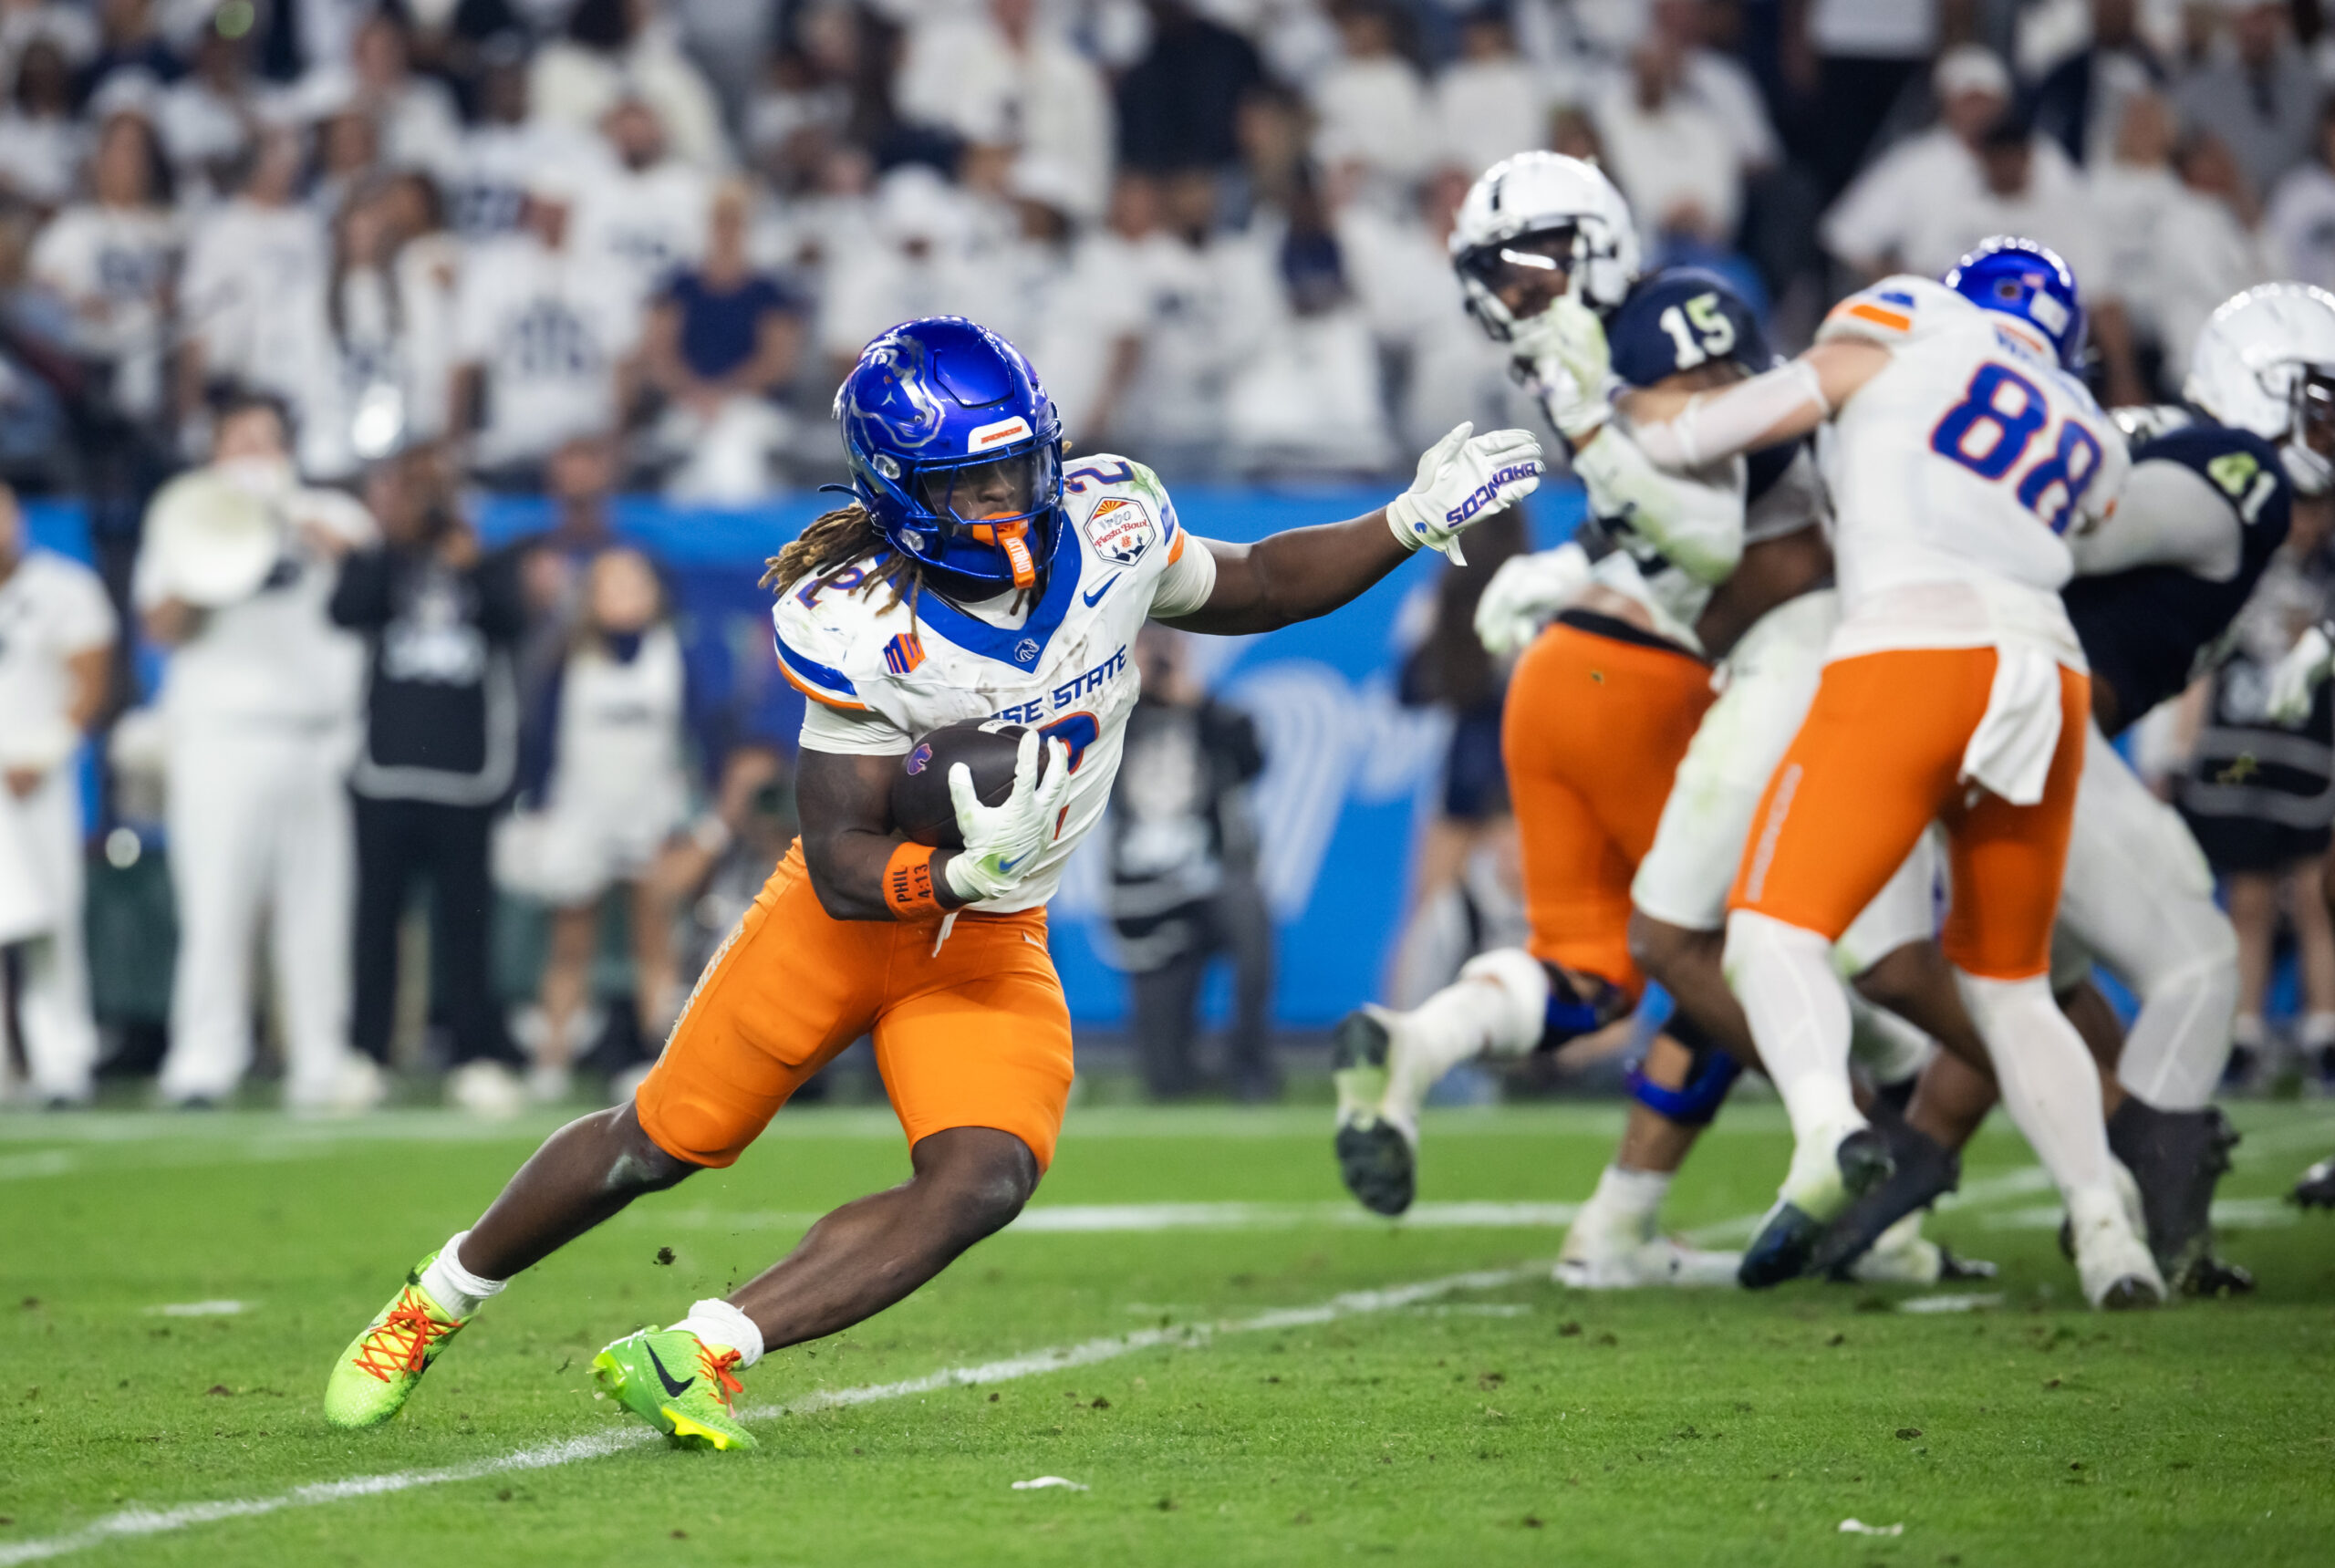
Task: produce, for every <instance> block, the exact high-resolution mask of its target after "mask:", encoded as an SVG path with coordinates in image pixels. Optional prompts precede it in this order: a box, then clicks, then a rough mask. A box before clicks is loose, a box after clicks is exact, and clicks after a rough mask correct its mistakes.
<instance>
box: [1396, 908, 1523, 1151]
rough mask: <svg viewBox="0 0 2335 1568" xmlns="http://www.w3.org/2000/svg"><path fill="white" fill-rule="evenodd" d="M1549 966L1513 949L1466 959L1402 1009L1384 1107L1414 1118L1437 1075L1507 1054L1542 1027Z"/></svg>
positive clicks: (1512, 1053)
mask: <svg viewBox="0 0 2335 1568" xmlns="http://www.w3.org/2000/svg"><path fill="white" fill-rule="evenodd" d="M1548 1008H1549V976H1548V971H1545V970H1543V969H1542V968H1541V961H1539V960H1538V959H1536V958H1534V957H1532V956H1531V954H1530V953H1527V952H1525V951H1523V950H1521V949H1519V948H1500V949H1499V950H1495V951H1492V952H1488V953H1483V954H1479V956H1477V957H1475V958H1472V959H1469V960H1468V962H1467V964H1466V966H1465V967H1463V968H1462V969H1461V970H1460V971H1459V978H1458V980H1456V981H1452V982H1451V983H1450V984H1449V985H1447V986H1445V987H1444V988H1443V989H1442V990H1441V991H1438V992H1436V993H1435V994H1434V995H1433V996H1430V997H1428V998H1427V1000H1426V1001H1425V1002H1421V1003H1419V1004H1418V1006H1417V1007H1415V1008H1413V1009H1412V1010H1411V1011H1410V1012H1407V1013H1405V1014H1404V1015H1403V1023H1404V1030H1403V1039H1402V1046H1401V1048H1400V1049H1399V1050H1397V1051H1396V1052H1395V1053H1394V1054H1393V1057H1392V1059H1391V1061H1390V1062H1389V1064H1388V1074H1387V1084H1386V1106H1387V1107H1388V1109H1389V1110H1391V1111H1393V1112H1394V1113H1395V1114H1396V1115H1398V1116H1400V1115H1406V1114H1407V1115H1409V1116H1414V1117H1415V1116H1417V1114H1418V1107H1419V1106H1420V1105H1421V1104H1423V1103H1424V1102H1425V1101H1426V1099H1427V1091H1428V1090H1429V1089H1432V1088H1434V1087H1435V1085H1436V1084H1437V1081H1438V1080H1439V1079H1441V1078H1442V1077H1443V1075H1445V1074H1447V1073H1448V1072H1450V1071H1451V1069H1452V1068H1454V1067H1457V1066H1458V1065H1459V1064H1460V1063H1462V1062H1471V1061H1473V1060H1475V1059H1476V1058H1477V1057H1479V1056H1487V1055H1489V1056H1498V1057H1512V1056H1521V1055H1524V1054H1527V1053H1529V1052H1530V1051H1531V1049H1532V1047H1533V1046H1535V1045H1537V1044H1540V1041H1541V1033H1542V1031H1543V1030H1544V1029H1545V1028H1546V1027H1547V1017H1548Z"/></svg>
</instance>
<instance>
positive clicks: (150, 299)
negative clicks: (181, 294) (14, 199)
mask: <svg viewBox="0 0 2335 1568" xmlns="http://www.w3.org/2000/svg"><path fill="white" fill-rule="evenodd" d="M178 249H179V226H178V222H177V220H176V219H175V218H173V217H172V216H171V214H170V213H168V212H166V211H164V210H162V209H161V208H159V207H109V206H105V205H102V204H100V203H98V202H86V203H83V204H81V205H78V206H72V207H67V208H66V209H65V210H64V211H63V212H61V213H57V216H56V217H54V218H52V219H50V220H49V223H48V226H47V228H45V229H43V230H41V232H40V235H39V237H38V238H37V239H36V240H34V241H33V248H32V255H31V257H30V268H31V272H32V275H33V277H34V279H35V281H36V282H38V283H39V284H41V285H42V286H44V287H47V288H48V289H49V290H51V291H52V292H54V293H55V294H57V296H59V297H61V298H62V299H64V300H65V301H66V303H67V304H68V305H70V306H73V308H74V323H73V328H74V337H75V339H76V341H77V343H78V346H79V347H80V348H81V349H82V351H83V352H84V353H87V354H88V355H90V356H91V357H92V358H98V359H102V360H105V361H108V362H109V363H110V364H111V365H112V366H113V369H114V384H113V394H114V399H115V400H116V401H117V402H118V403H119V404H120V406H121V407H122V409H123V410H124V411H125V412H127V413H129V414H130V415H132V416H133V417H136V418H141V419H142V418H144V417H146V416H148V415H150V414H152V413H154V412H155V411H157V410H160V409H161V405H162V357H163V354H164V353H165V351H166V350H167V348H168V347H169V343H168V336H167V334H168V322H167V321H166V319H165V317H164V315H163V309H162V306H163V300H164V297H165V295H166V292H167V290H168V288H169V286H170V281H171V269H172V267H173V266H174V265H176V263H177V260H178Z"/></svg>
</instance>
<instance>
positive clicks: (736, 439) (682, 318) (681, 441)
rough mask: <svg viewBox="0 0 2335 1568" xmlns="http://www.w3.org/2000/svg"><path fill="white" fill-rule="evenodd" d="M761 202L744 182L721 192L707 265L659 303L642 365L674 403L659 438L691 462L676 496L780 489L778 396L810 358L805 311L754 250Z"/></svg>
mask: <svg viewBox="0 0 2335 1568" xmlns="http://www.w3.org/2000/svg"><path fill="white" fill-rule="evenodd" d="M752 199H753V192H752V187H751V186H750V185H748V184H746V183H745V182H743V181H736V180H733V181H728V182H724V183H723V184H722V185H721V189H720V190H718V191H717V192H715V193H714V198H713V211H712V215H711V220H710V221H709V223H708V234H707V238H706V241H705V260H704V261H703V262H702V263H700V265H697V266H694V267H688V268H684V269H682V270H681V271H680V272H678V273H676V274H675V275H673V276H672V277H671V278H670V279H669V280H668V281H667V284H666V286H665V288H664V291H663V292H662V293H660V294H659V296H657V298H656V300H655V301H654V302H653V303H652V304H651V305H650V306H649V322H648V327H647V329H646V331H645V332H644V333H643V336H642V341H641V369H642V373H643V376H644V379H646V380H647V381H648V383H649V386H651V387H652V388H654V389H656V390H657V391H658V392H659V393H661V394H662V395H663V397H664V399H665V402H666V413H665V419H664V421H663V422H662V424H661V425H660V427H659V431H658V434H659V438H660V440H661V441H662V443H663V444H664V445H665V446H666V447H667V448H668V449H669V450H670V451H672V452H676V453H677V454H679V455H680V457H681V459H682V461H681V462H680V466H679V468H678V470H677V472H675V473H674V475H673V477H672V479H671V480H670V482H669V484H668V487H667V488H668V492H669V493H670V494H672V495H673V496H675V497H676V498H677V499H683V500H696V501H706V502H711V503H714V504H732V505H734V504H743V503H747V502H751V501H754V500H758V499H760V498H762V497H763V496H766V495H768V494H769V493H770V492H771V491H772V490H773V489H774V488H775V487H776V481H775V476H774V475H773V473H772V472H771V460H772V459H773V457H774V456H776V455H777V454H778V452H781V451H782V450H783V449H784V446H785V442H786V437H787V432H788V429H789V422H788V421H787V418H786V415H785V413H784V410H781V409H780V408H779V407H778V406H777V405H776V403H774V402H773V398H774V397H775V396H776V395H777V394H778V393H779V392H780V391H782V390H783V389H784V388H785V386H786V385H787V383H788V381H789V380H790V379H792V378H793V377H794V370H795V367H796V365H797V363H798V362H799V361H800V359H801V358H802V352H803V337H804V330H803V327H804V323H803V312H802V310H801V308H800V306H797V305H796V304H795V302H794V299H792V298H791V297H790V296H788V295H787V293H786V292H785V290H784V289H783V288H781V287H780V286H779V285H778V284H777V282H776V281H775V280H774V279H773V278H771V277H769V276H767V275H763V274H762V273H759V272H757V271H755V269H754V266H753V264H752V262H751V261H750V260H749V259H748V257H747V254H746V230H747V224H748V221H749V217H750V213H751V206H752Z"/></svg>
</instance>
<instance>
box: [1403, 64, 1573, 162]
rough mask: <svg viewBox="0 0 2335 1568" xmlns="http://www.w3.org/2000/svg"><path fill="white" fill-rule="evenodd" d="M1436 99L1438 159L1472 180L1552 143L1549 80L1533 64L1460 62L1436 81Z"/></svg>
mask: <svg viewBox="0 0 2335 1568" xmlns="http://www.w3.org/2000/svg"><path fill="white" fill-rule="evenodd" d="M1430 97H1431V99H1432V102H1433V113H1434V116H1435V124H1436V153H1437V157H1439V158H1440V159H1441V160H1442V161H1445V162H1447V163H1453V164H1457V165H1458V167H1460V168H1462V169H1465V170H1466V171H1468V173H1469V174H1471V175H1473V174H1480V173H1482V172H1483V171H1485V170H1487V169H1489V168H1490V167H1491V166H1492V165H1493V164H1495V163H1497V162H1499V161H1500V160H1501V159H1503V158H1505V157H1507V156H1508V155H1509V154H1510V153H1511V152H1514V151H1516V150H1517V149H1518V148H1520V147H1539V146H1541V145H1542V144H1543V143H1544V142H1546V141H1547V140H1548V139H1549V109H1550V92H1549V82H1548V78H1545V77H1544V76H1542V75H1541V73H1540V72H1539V71H1537V70H1535V69H1533V68H1532V66H1531V63H1530V62H1528V61H1525V60H1521V59H1515V58H1510V59H1498V60H1460V61H1458V62H1457V63H1455V64H1453V65H1452V66H1450V67H1448V68H1447V69H1446V70H1445V71H1444V73H1443V74H1442V75H1441V76H1439V77H1437V78H1436V79H1435V86H1434V88H1432V89H1431V90H1430Z"/></svg>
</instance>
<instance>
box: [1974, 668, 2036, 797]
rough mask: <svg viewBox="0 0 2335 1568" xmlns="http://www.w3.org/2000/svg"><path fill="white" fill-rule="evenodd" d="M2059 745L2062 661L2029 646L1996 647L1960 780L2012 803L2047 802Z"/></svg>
mask: <svg viewBox="0 0 2335 1568" xmlns="http://www.w3.org/2000/svg"><path fill="white" fill-rule="evenodd" d="M2059 746H2060V662H2059V660H2058V659H2054V658H2052V657H2051V655H2050V654H2049V653H2048V652H2046V651H2044V650H2043V649H2039V648H2036V647H2034V646H2032V645H2030V644H2021V643H2017V642H2013V643H1997V644H1996V645H1995V681H1994V685H1993V686H1992V687H1991V688H1990V689H1989V690H1988V691H1987V711H1986V713H1985V714H1984V716H1982V717H1981V718H1980V719H1979V721H1978V727H1977V729H1975V730H1973V731H1972V732H1970V744H1969V745H1968V746H1967V747H1966V748H1965V749H1964V751H1963V753H1962V777H1963V779H1964V780H1965V781H1967V782H1970V783H1975V784H1978V785H1980V786H1981V787H1983V788H1985V789H1987V790H1988V791H1990V792H1992V793H1993V794H1998V795H2000V796H2002V797H2003V798H2004V799H2005V800H2007V801H2008V802H2010V804H2011V805H2035V804H2036V803H2037V802H2038V801H2039V800H2041V799H2042V798H2043V785H2044V784H2045V782H2046V781H2047V780H2049V779H2050V775H2051V754H2052V753H2054V752H2056V751H2058V750H2059Z"/></svg>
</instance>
